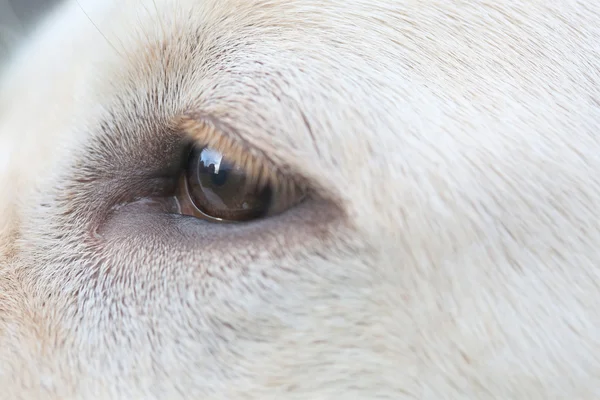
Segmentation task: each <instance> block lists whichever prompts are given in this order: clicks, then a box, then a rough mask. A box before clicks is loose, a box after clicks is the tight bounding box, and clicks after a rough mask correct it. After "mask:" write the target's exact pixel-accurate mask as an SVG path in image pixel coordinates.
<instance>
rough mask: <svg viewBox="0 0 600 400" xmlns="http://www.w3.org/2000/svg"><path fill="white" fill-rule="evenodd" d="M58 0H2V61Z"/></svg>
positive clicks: (0, 46) (0, 5)
mask: <svg viewBox="0 0 600 400" xmlns="http://www.w3.org/2000/svg"><path fill="white" fill-rule="evenodd" d="M55 3H57V0H0V62H2V60H3V59H4V58H5V57H7V56H8V54H9V53H10V50H11V49H12V48H13V47H14V46H15V45H16V44H17V43H18V42H19V40H20V39H22V38H23V37H24V35H26V33H27V31H28V30H29V29H31V27H32V25H33V24H35V22H36V21H37V20H38V19H39V18H40V17H41V16H42V15H43V14H44V12H46V11H47V10H48V9H49V8H50V7H52V5H54V4H55Z"/></svg>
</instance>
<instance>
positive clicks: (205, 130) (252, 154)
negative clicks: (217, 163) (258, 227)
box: [177, 113, 307, 189]
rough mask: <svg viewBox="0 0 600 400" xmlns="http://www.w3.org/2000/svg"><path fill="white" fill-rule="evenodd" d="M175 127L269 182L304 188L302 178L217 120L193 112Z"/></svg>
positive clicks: (179, 120)
mask: <svg viewBox="0 0 600 400" xmlns="http://www.w3.org/2000/svg"><path fill="white" fill-rule="evenodd" d="M177 126H178V127H179V130H180V131H181V132H183V133H184V134H186V135H187V137H189V138H190V139H191V140H192V141H193V142H194V143H196V144H199V145H203V146H209V147H212V148H214V149H215V150H217V151H220V152H222V153H224V154H225V156H226V157H228V159H229V161H233V162H234V163H236V164H238V165H239V166H241V167H242V168H244V169H246V172H248V173H250V174H254V175H256V176H260V177H263V178H264V179H267V180H268V181H269V183H276V182H288V183H291V184H293V185H295V186H298V187H301V188H303V189H304V188H305V187H306V186H307V182H306V180H305V179H304V178H303V177H301V176H299V175H298V174H296V173H294V172H293V171H290V168H289V167H288V166H286V165H282V163H280V162H278V161H277V160H275V159H273V158H272V157H270V155H269V154H267V153H266V152H264V151H261V150H260V149H258V148H257V147H255V146H252V145H251V144H249V143H248V142H246V141H245V140H243V138H241V137H240V135H239V134H236V133H235V129H233V128H232V127H229V126H226V125H224V124H223V123H222V122H220V121H217V120H215V119H213V118H209V117H207V116H205V115H202V114H199V113H193V114H186V115H185V116H183V117H181V118H179V119H178V121H177Z"/></svg>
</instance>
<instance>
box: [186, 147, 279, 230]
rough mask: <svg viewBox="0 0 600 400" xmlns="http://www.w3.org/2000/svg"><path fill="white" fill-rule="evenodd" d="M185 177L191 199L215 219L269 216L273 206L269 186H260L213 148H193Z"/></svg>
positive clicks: (232, 219) (237, 219) (206, 214)
mask: <svg viewBox="0 0 600 400" xmlns="http://www.w3.org/2000/svg"><path fill="white" fill-rule="evenodd" d="M185 178H186V182H187V189H188V190H187V191H188V195H189V198H190V201H191V202H192V203H193V205H194V207H195V208H197V209H198V210H199V211H200V212H201V213H202V214H204V215H205V216H207V217H209V218H212V219H216V220H225V221H248V220H252V219H256V218H260V217H262V216H264V215H266V214H267V213H268V211H269V208H270V206H271V198H272V190H271V188H270V186H269V185H258V184H257V183H256V182H255V181H253V180H252V178H251V177H250V176H249V175H248V173H247V172H246V171H245V170H244V169H242V168H240V167H238V166H236V165H234V164H233V163H230V162H228V161H227V159H226V158H225V157H224V156H223V154H222V153H220V152H218V151H216V150H214V149H211V148H210V147H194V148H193V149H192V151H191V153H190V156H189V159H188V166H187V170H186V176H185Z"/></svg>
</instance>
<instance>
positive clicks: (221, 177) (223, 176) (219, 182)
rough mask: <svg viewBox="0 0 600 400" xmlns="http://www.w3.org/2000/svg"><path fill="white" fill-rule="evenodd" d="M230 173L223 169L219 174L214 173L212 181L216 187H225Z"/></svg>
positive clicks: (211, 177) (211, 176)
mask: <svg viewBox="0 0 600 400" xmlns="http://www.w3.org/2000/svg"><path fill="white" fill-rule="evenodd" d="M222 167H223V166H222ZM228 175H229V173H228V172H227V169H226V168H221V169H220V170H219V172H218V173H216V174H215V173H214V172H213V173H212V174H211V175H210V180H211V181H212V183H213V184H214V185H215V186H223V185H224V184H225V183H226V182H227V176H228Z"/></svg>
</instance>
